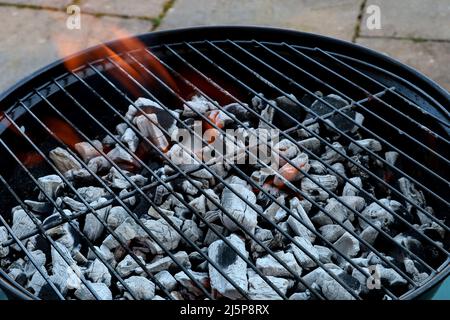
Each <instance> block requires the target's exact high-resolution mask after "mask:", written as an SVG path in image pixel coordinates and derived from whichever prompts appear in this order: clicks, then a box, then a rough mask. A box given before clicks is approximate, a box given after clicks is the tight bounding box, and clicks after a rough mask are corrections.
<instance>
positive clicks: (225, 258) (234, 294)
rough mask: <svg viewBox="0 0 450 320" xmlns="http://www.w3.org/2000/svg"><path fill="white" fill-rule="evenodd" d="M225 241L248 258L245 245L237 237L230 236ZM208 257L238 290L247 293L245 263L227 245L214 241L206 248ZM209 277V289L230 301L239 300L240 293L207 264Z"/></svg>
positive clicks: (220, 241)
mask: <svg viewBox="0 0 450 320" xmlns="http://www.w3.org/2000/svg"><path fill="white" fill-rule="evenodd" d="M227 240H228V241H229V242H230V243H231V245H232V246H233V247H234V248H236V249H237V250H238V251H239V252H240V253H241V254H243V255H244V256H248V252H247V251H246V250H245V243H244V242H243V241H242V240H241V239H240V238H239V237H238V236H236V235H234V234H232V235H230V236H229V237H227ZM208 256H209V258H210V259H211V260H212V261H214V262H215V263H216V264H217V265H218V266H219V267H220V268H222V271H223V273H224V274H226V275H227V276H228V277H229V278H230V279H232V280H233V281H234V282H235V283H236V284H237V286H238V287H239V288H241V289H242V290H243V291H244V292H247V290H248V280H247V263H246V262H245V261H244V260H243V259H242V258H241V257H239V256H238V255H237V253H236V252H235V251H234V250H233V249H232V248H230V246H229V245H227V244H226V243H225V242H224V241H222V240H217V241H215V242H214V243H212V244H211V245H210V246H209V248H208ZM209 277H210V281H211V288H213V289H215V290H217V291H218V292H219V293H220V294H221V295H223V296H225V297H228V298H230V299H239V298H241V296H242V295H241V293H240V292H239V291H238V290H237V289H236V288H235V287H234V286H233V285H232V284H231V283H230V282H228V280H227V279H226V278H225V277H224V276H222V275H221V274H220V273H219V272H218V271H217V269H215V268H214V267H213V266H212V265H211V264H209Z"/></svg>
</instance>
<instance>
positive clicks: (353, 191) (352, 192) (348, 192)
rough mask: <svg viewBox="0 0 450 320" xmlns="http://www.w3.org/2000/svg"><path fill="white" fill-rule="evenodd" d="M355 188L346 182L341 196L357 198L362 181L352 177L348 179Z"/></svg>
mask: <svg viewBox="0 0 450 320" xmlns="http://www.w3.org/2000/svg"><path fill="white" fill-rule="evenodd" d="M349 180H350V181H351V182H352V183H353V184H354V185H355V186H356V187H355V186H353V185H352V184H350V183H349V182H346V183H345V185H344V189H343V191H342V195H343V196H357V195H359V192H360V191H359V190H360V189H362V180H361V178H360V177H353V178H350V179H349Z"/></svg>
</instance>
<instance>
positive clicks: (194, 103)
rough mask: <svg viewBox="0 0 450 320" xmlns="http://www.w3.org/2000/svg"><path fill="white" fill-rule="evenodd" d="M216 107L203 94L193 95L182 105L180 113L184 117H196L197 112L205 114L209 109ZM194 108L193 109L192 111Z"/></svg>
mask: <svg viewBox="0 0 450 320" xmlns="http://www.w3.org/2000/svg"><path fill="white" fill-rule="evenodd" d="M215 109H217V108H216V107H215V106H214V104H213V103H211V102H210V101H209V100H208V99H207V98H205V96H201V95H194V96H193V97H192V98H191V100H190V101H188V102H187V103H186V104H184V105H183V113H182V115H183V116H185V117H198V114H197V113H200V114H205V113H206V112H208V111H209V110H215ZM194 110H195V111H194Z"/></svg>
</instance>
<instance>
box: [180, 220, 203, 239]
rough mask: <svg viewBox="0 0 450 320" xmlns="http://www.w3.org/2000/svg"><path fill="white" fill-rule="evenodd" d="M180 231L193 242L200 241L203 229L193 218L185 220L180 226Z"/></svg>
mask: <svg viewBox="0 0 450 320" xmlns="http://www.w3.org/2000/svg"><path fill="white" fill-rule="evenodd" d="M181 231H182V232H183V233H184V234H185V235H186V237H187V238H188V239H190V240H191V241H192V242H194V243H200V242H201V240H202V239H203V231H202V230H201V229H200V228H199V227H198V225H197V223H195V221H193V220H185V221H184V222H183V225H182V227H181Z"/></svg>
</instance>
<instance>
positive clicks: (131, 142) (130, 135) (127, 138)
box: [120, 128, 139, 152]
mask: <svg viewBox="0 0 450 320" xmlns="http://www.w3.org/2000/svg"><path fill="white" fill-rule="evenodd" d="M120 140H121V141H122V142H123V143H125V144H126V145H127V146H128V148H129V149H130V150H131V152H136V150H137V148H138V145H139V138H138V137H137V135H136V133H135V132H134V131H133V129H131V128H127V129H126V130H125V131H124V133H123V134H122V137H121V138H120Z"/></svg>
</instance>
